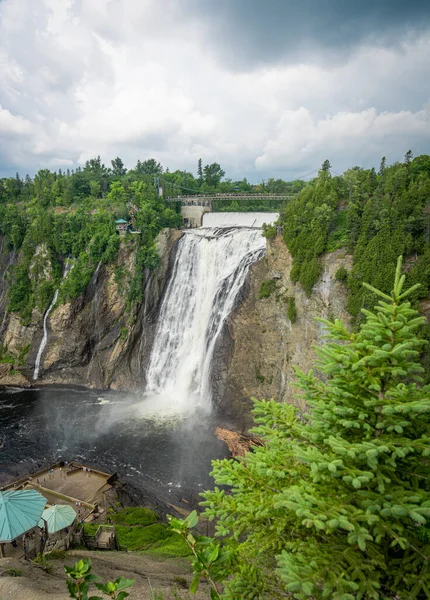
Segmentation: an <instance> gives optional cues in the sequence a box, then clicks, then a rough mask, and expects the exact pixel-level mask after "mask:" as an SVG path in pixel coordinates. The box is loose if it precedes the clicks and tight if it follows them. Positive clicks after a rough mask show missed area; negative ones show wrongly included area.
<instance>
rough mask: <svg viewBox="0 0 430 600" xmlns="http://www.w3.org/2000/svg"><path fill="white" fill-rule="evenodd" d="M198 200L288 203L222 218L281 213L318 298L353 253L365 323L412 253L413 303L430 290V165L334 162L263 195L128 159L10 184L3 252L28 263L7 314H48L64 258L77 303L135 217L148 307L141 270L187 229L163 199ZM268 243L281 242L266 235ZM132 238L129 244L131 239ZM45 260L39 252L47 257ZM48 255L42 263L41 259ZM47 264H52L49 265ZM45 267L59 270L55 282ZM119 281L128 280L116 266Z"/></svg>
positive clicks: (212, 170) (134, 286) (301, 272)
mask: <svg viewBox="0 0 430 600" xmlns="http://www.w3.org/2000/svg"><path fill="white" fill-rule="evenodd" d="M160 188H162V190H163V192H164V197H166V196H181V195H188V194H196V193H211V192H215V193H223V192H227V193H232V194H234V193H240V192H248V193H249V192H251V193H258V194H265V193H267V194H273V193H276V194H282V195H285V200H284V201H283V203H282V206H280V204H281V202H280V201H279V200H272V201H268V202H267V201H266V202H262V201H261V200H255V201H253V200H250V201H248V202H240V203H239V202H237V201H235V200H234V199H233V200H232V201H231V202H222V201H219V202H217V203H216V204H217V206H215V207H214V208H215V210H258V209H261V208H262V206H261V205H262V204H263V207H264V209H265V210H268V209H279V210H280V212H281V216H280V220H279V224H280V225H282V228H283V235H284V239H285V242H286V243H287V245H288V248H289V249H290V251H291V253H292V255H293V258H294V265H293V270H292V274H291V277H292V279H293V280H294V281H298V282H300V283H301V284H302V285H303V287H304V289H305V290H306V292H307V293H308V294H310V293H311V292H312V288H313V286H314V284H315V283H316V281H317V279H318V276H319V275H320V270H321V266H320V262H319V257H320V256H321V255H322V254H324V253H325V252H331V251H334V250H336V249H339V248H344V249H345V250H346V251H348V252H350V253H352V254H353V268H352V270H351V272H350V273H348V272H347V271H346V270H345V269H340V270H339V272H338V273H337V277H338V279H339V280H341V281H343V282H345V285H347V286H348V291H349V301H348V310H349V312H350V313H351V314H352V315H354V316H355V317H357V318H360V309H361V308H362V307H367V306H370V305H371V304H372V302H373V300H374V298H372V294H371V293H370V292H369V291H368V290H366V289H364V288H363V287H362V285H361V282H362V281H368V282H369V283H371V284H372V285H374V286H375V287H378V288H379V289H381V290H384V291H388V289H389V286H390V282H391V281H392V278H393V273H394V268H395V262H396V257H397V256H399V255H400V254H403V255H405V257H406V261H405V270H406V271H407V274H408V283H409V284H411V285H412V284H414V283H416V282H418V281H419V282H421V283H422V284H423V286H422V287H421V288H420V290H419V291H417V292H416V294H415V300H418V299H419V298H420V297H425V296H427V294H428V288H429V286H430V157H429V156H427V155H423V156H418V157H416V158H413V157H412V153H411V152H410V151H409V152H408V153H407V154H406V156H405V160H404V162H402V163H395V164H394V165H391V166H388V165H387V164H386V161H385V159H382V161H381V165H380V167H379V171H378V172H376V171H375V169H362V168H360V167H354V168H352V169H349V170H347V171H345V173H344V174H343V175H341V176H333V175H332V174H331V165H330V163H329V161H328V160H327V161H325V162H324V163H323V165H322V167H321V170H320V171H319V173H318V176H317V177H316V178H314V179H312V180H311V181H310V182H307V183H305V182H304V181H293V182H285V181H282V180H281V179H276V180H275V179H269V180H268V181H266V182H261V183H260V184H257V185H252V184H250V183H249V182H248V181H247V180H246V179H243V180H241V181H232V180H231V179H226V178H225V171H224V170H223V169H222V168H221V166H220V165H219V164H218V163H213V164H211V165H205V166H203V165H202V161H201V160H200V161H199V162H198V165H197V174H196V176H194V175H193V174H192V173H189V172H187V171H174V172H170V171H169V169H168V168H167V169H164V168H163V166H162V165H161V164H160V163H158V162H157V161H155V160H154V159H149V160H146V161H140V160H139V161H138V162H137V164H136V166H135V168H134V169H131V170H127V169H126V168H125V166H124V164H123V162H122V160H121V159H120V158H115V159H114V160H112V161H111V167H109V168H108V167H106V166H105V165H104V164H103V163H102V161H101V159H100V157H97V158H94V159H91V160H89V161H87V162H86V164H85V166H84V167H83V168H80V167H79V168H77V169H76V170H74V171H69V170H67V171H66V172H62V171H61V170H59V171H58V172H51V171H49V170H47V169H43V170H41V171H39V172H38V173H37V174H36V175H35V176H34V178H31V177H30V176H29V175H27V176H26V177H25V178H24V179H22V178H21V177H20V176H19V175H18V174H17V175H16V177H12V178H4V179H1V180H0V233H1V234H2V235H3V239H4V244H3V248H2V250H3V252H4V251H12V252H14V253H18V252H19V260H18V261H17V263H16V265H15V266H14V267H13V268H12V269H10V270H9V272H8V273H7V274H6V276H7V277H8V278H9V280H10V284H11V285H10V288H9V304H8V309H9V311H14V312H17V313H19V314H20V315H21V317H22V318H23V321H24V323H25V322H28V321H29V319H30V316H31V312H32V310H33V308H34V307H38V309H39V310H40V311H42V312H43V311H44V310H46V308H47V307H48V305H49V302H50V301H51V299H52V297H53V294H54V290H55V289H56V288H57V287H58V284H59V282H60V280H61V277H62V272H63V267H64V260H65V258H66V257H73V260H74V268H73V270H72V271H71V273H70V274H69V276H68V277H67V280H65V282H64V284H63V285H62V286H61V292H60V301H64V300H66V299H68V298H69V299H71V298H75V297H77V296H79V295H80V294H82V293H83V291H84V290H85V288H86V286H87V284H88V282H89V280H90V278H91V275H92V273H93V272H94V270H95V269H96V267H97V265H98V264H99V262H100V261H101V262H102V263H107V262H113V261H115V259H116V257H117V253H118V249H119V245H120V244H119V236H118V234H117V232H116V229H115V220H116V219H120V218H122V219H125V220H130V207H134V208H135V211H134V213H133V229H134V230H135V232H136V235H133V236H129V237H128V240H127V242H128V243H130V244H136V246H137V261H136V268H135V274H134V277H133V279H132V280H131V281H129V282H128V286H127V294H128V303H129V306H132V305H133V304H134V303H136V302H137V301H139V300H140V299H141V295H142V280H143V271H144V269H145V268H146V267H148V268H154V267H155V266H156V265H157V261H158V257H157V252H156V249H155V244H154V242H155V238H156V236H157V234H158V232H159V231H160V230H161V229H162V228H164V227H178V226H180V225H181V217H180V214H179V212H180V207H179V202H178V203H175V202H170V203H166V202H165V201H164V200H163V198H162V197H161V196H160V194H159V191H160ZM265 234H266V235H267V236H268V237H270V236H272V235H275V234H276V228H274V227H268V228H266V229H265ZM130 238H131V239H130ZM41 246H42V247H43V249H44V251H43V252H41V253H40V248H41ZM38 253H39V254H38ZM47 259H49V260H47ZM47 264H49V265H50V267H49V268H50V269H51V271H52V272H50V273H49V274H48V275H49V276H48V277H47V276H46V268H47V266H46V265H47ZM118 277H121V272H120V268H118Z"/></svg>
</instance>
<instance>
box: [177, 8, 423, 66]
mask: <svg viewBox="0 0 430 600" xmlns="http://www.w3.org/2000/svg"><path fill="white" fill-rule="evenodd" d="M186 4H187V6H188V9H189V10H190V11H191V12H192V14H194V15H197V16H198V18H199V19H201V22H202V24H203V25H204V28H205V33H206V36H207V38H209V40H210V42H212V43H213V44H214V51H215V53H216V54H217V55H218V57H220V58H221V60H222V61H223V62H226V63H228V65H229V66H230V67H232V68H239V69H240V68H244V69H247V68H253V67H254V66H260V65H261V64H265V63H274V62H275V63H276V62H279V61H283V62H285V61H287V62H289V63H291V62H297V61H301V60H303V61H307V60H312V61H314V62H315V61H317V62H320V61H324V62H327V61H329V62H330V61H335V62H338V61H343V60H345V59H346V58H347V55H348V54H349V53H350V51H351V50H353V49H354V48H355V47H356V46H358V45H360V44H363V43H370V44H372V45H377V46H395V45H400V43H401V42H402V41H403V40H404V38H405V37H407V36H409V35H412V36H414V37H415V36H416V35H417V34H419V33H420V32H424V31H425V30H426V29H428V28H429V26H430V2H429V0H411V1H409V2H407V1H404V0H361V1H360V0H354V1H351V0H295V1H292V0H216V1H215V0H209V1H203V2H202V1H201V0H186Z"/></svg>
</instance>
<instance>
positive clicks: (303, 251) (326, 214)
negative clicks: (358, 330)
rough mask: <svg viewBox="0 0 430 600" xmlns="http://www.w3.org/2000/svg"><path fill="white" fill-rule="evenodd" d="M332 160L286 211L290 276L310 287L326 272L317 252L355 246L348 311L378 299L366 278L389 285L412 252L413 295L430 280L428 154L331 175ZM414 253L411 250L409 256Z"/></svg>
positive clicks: (421, 291)
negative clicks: (365, 284) (402, 258)
mask: <svg viewBox="0 0 430 600" xmlns="http://www.w3.org/2000/svg"><path fill="white" fill-rule="evenodd" d="M328 164H329V163H328V161H326V162H325V163H324V164H323V167H322V168H321V170H320V171H319V174H318V177H317V178H316V179H314V180H313V181H311V182H309V183H308V184H307V185H306V186H305V187H304V188H303V189H302V190H301V191H300V193H299V194H298V195H296V196H295V197H294V198H292V199H291V200H290V202H289V203H288V205H287V206H286V208H285V209H284V210H283V211H281V218H280V223H281V224H282V226H283V231H284V239H285V241H286V243H287V245H288V248H289V250H290V252H291V254H292V255H293V259H294V262H293V268H292V270H291V279H292V280H293V281H294V282H300V283H301V284H302V285H303V287H304V289H305V290H306V293H307V294H310V293H311V291H312V288H313V286H314V285H315V283H316V281H317V280H318V277H319V275H320V273H321V267H320V265H319V257H320V256H321V255H322V254H323V253H324V252H332V251H334V250H336V249H338V248H341V247H344V248H346V249H348V250H349V251H350V252H351V253H352V254H353V267H352V270H351V273H350V274H349V277H348V311H349V312H350V313H351V314H352V315H355V316H356V317H357V319H358V320H360V319H361V318H362V317H361V309H362V308H369V307H371V306H372V304H373V302H374V301H375V297H374V295H373V293H371V292H370V291H369V290H366V289H364V288H363V286H362V285H361V282H362V281H368V282H369V283H370V284H371V285H373V286H375V287H377V288H378V289H381V290H383V291H384V292H388V291H389V290H390V285H391V281H392V278H393V276H394V271H395V264H396V258H397V256H399V254H404V255H405V256H407V257H411V264H410V265H408V276H407V283H408V285H412V284H413V283H415V282H416V281H420V282H421V283H422V284H423V285H422V287H421V288H420V289H419V290H417V292H416V293H415V295H414V297H413V298H412V299H413V300H417V299H419V298H420V297H421V298H422V297H425V296H427V295H428V290H429V288H430V267H429V265H430V205H429V198H430V157H429V156H426V155H423V156H418V157H416V158H413V159H412V155H411V154H408V155H407V157H406V158H405V163H396V164H394V165H391V166H387V164H386V160H385V159H383V160H382V162H381V167H380V169H379V173H378V174H377V173H376V171H375V169H368V170H366V169H361V168H360V167H354V168H352V169H349V170H348V171H345V173H344V174H343V175H342V176H341V177H331V175H330V168H329V166H328ZM412 257H413V258H412Z"/></svg>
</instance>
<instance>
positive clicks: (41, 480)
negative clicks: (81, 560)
mask: <svg viewBox="0 0 430 600" xmlns="http://www.w3.org/2000/svg"><path fill="white" fill-rule="evenodd" d="M117 479H118V476H117V474H116V473H113V474H110V473H105V472H103V471H100V470H98V469H93V468H91V467H87V466H86V465H83V464H80V463H77V462H69V463H68V462H65V461H64V462H59V463H55V464H53V465H50V466H48V467H45V468H44V469H41V470H39V471H37V472H35V473H31V474H29V475H27V476H25V477H22V478H21V479H18V480H16V481H13V482H11V483H9V484H8V485H6V486H4V487H2V488H0V491H2V492H7V491H11V492H12V491H20V490H31V489H33V490H36V491H37V492H39V494H41V496H43V497H44V498H45V499H46V501H47V504H46V506H47V507H52V506H58V505H68V506H71V507H72V508H73V510H74V511H75V513H76V520H75V524H79V523H84V522H86V523H89V522H91V521H93V519H94V518H99V517H100V516H102V515H103V514H104V513H105V512H106V510H107V501H106V496H105V494H106V492H108V491H109V490H110V489H111V488H112V485H113V484H114V482H115V481H117ZM39 528H40V525H39ZM39 528H37V527H33V528H31V529H32V530H31V532H29V533H28V534H26V535H24V536H21V537H20V538H19V539H17V543H14V544H13V545H12V544H5V545H4V547H3V548H2V551H3V554H4V555H5V556H6V557H15V558H23V557H24V555H25V556H27V557H30V558H32V557H34V556H35V555H36V554H37V553H38V552H40V551H42V548H43V549H44V551H49V550H52V549H54V548H55V549H56V548H65V549H67V548H68V547H69V545H70V544H71V543H72V541H74V542H76V540H74V537H75V536H76V527H75V526H73V527H70V528H67V529H65V530H63V531H62V532H61V533H60V534H58V535H54V536H49V538H48V539H43V527H42V529H39ZM81 531H82V530H81ZM81 535H82V534H81ZM103 535H106V534H105V533H104V534H103ZM109 536H111V532H109ZM45 542H46V544H45ZM102 542H103V544H105V540H104V539H103V540H102ZM103 544H102V545H101V547H105V545H103ZM110 546H111V542H110V538H109V547H110ZM106 547H107V546H106Z"/></svg>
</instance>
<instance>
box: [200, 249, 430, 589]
mask: <svg viewBox="0 0 430 600" xmlns="http://www.w3.org/2000/svg"><path fill="white" fill-rule="evenodd" d="M404 279H405V277H404V275H401V259H399V261H398V264H397V270H396V274H395V282H394V289H393V291H392V292H391V294H390V295H388V294H384V293H382V292H380V291H378V290H376V289H375V288H371V291H372V292H373V293H375V294H377V295H378V296H379V297H380V301H379V304H378V306H377V307H375V311H374V312H370V311H367V310H365V311H364V314H365V321H364V322H363V324H362V325H361V327H360V330H359V331H358V332H357V333H351V332H350V331H348V330H347V329H346V327H345V325H344V324H343V323H342V321H340V320H336V321H335V322H334V323H331V322H329V321H325V320H323V321H322V322H323V323H324V325H325V327H326V328H327V330H328V334H327V336H326V337H327V343H325V344H324V345H322V346H321V347H319V348H317V355H318V361H317V363H316V368H317V369H318V371H319V373H320V375H319V376H316V375H315V374H314V373H313V372H312V371H310V372H309V373H308V374H305V373H303V372H300V371H298V372H297V374H298V387H299V388H300V389H301V390H302V394H303V397H304V399H305V400H306V403H307V404H308V406H309V408H310V413H309V414H308V415H305V417H304V418H299V417H298V416H297V414H296V411H295V409H294V407H292V406H291V405H285V404H279V403H277V402H275V401H273V400H272V401H265V400H262V401H255V407H254V415H255V420H256V422H257V423H258V426H257V427H256V428H255V429H254V430H253V433H254V434H256V435H257V436H259V437H260V438H261V439H262V440H263V441H264V446H262V447H257V448H255V450H254V451H253V452H249V453H248V454H247V455H246V456H245V457H244V458H243V459H239V460H235V461H233V460H221V461H214V463H213V476H214V478H215V482H216V484H218V485H227V486H230V488H231V492H230V493H227V492H226V491H224V490H221V489H219V488H215V490H214V491H209V492H205V493H204V494H203V496H204V498H205V502H204V503H203V504H204V505H205V506H206V516H208V517H209V518H211V519H213V518H216V519H217V535H218V536H221V537H223V538H224V546H225V547H229V548H231V549H233V550H234V553H235V559H236V562H235V563H233V564H234V567H231V566H229V567H228V568H226V570H225V572H224V576H225V591H224V593H223V594H222V597H223V598H228V599H233V598H234V599H237V598H244V599H246V598H278V597H282V598H284V597H292V598H297V599H299V600H304V599H307V598H312V599H313V600H317V599H323V598H327V599H330V600H358V599H363V600H364V599H375V600H376V599H382V598H387V599H388V598H391V599H394V598H401V599H404V600H406V599H407V600H413V599H419V600H421V599H424V598H429V597H430V581H429V577H430V574H429V566H428V563H429V556H430V544H429V539H430V536H429V529H428V524H429V521H430V486H429V472H430V469H429V466H430V465H429V462H430V461H429V456H430V431H429V413H430V386H423V385H422V377H421V374H422V371H423V369H422V367H421V365H420V363H419V356H420V352H421V350H422V346H423V342H422V341H421V340H420V339H419V338H418V331H419V329H420V328H421V327H422V325H423V323H424V319H423V318H422V317H419V316H418V313H417V311H415V310H413V309H412V308H411V305H410V303H409V302H408V301H407V297H408V296H410V295H411V294H412V293H413V292H414V289H415V288H416V286H413V287H412V288H410V289H409V290H407V291H405V292H403V291H402V288H403V285H404ZM367 287H370V286H367Z"/></svg>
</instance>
